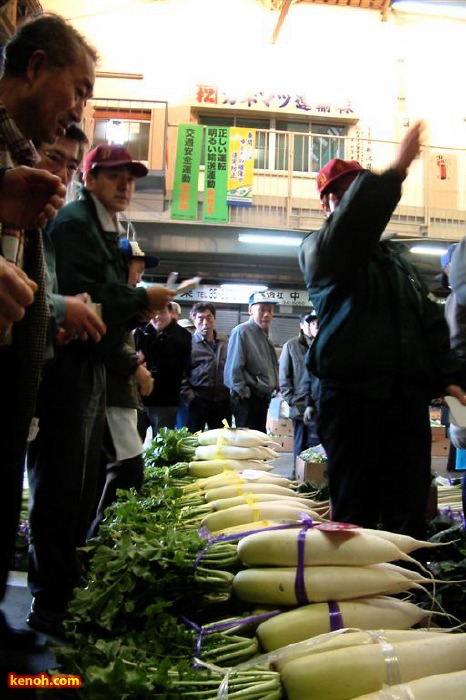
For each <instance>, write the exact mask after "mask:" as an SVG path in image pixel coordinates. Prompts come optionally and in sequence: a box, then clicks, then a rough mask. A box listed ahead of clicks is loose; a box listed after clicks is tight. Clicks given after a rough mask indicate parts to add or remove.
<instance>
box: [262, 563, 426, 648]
mask: <svg viewBox="0 0 466 700" xmlns="http://www.w3.org/2000/svg"><path fill="white" fill-rule="evenodd" d="M343 575H344V572H343ZM427 614H428V613H426V611H425V610H423V609H422V608H420V607H419V606H417V605H414V603H409V602H408V601H405V600H400V599H399V598H394V597H390V596H371V597H369V598H357V599H352V600H342V601H339V602H338V603H336V602H332V603H310V604H309V605H301V606H299V607H298V608H294V609H293V610H287V611H285V612H283V613H281V614H280V615H275V616H274V617H271V618H269V619H268V620H265V621H264V622H261V623H260V624H259V626H258V627H257V629H256V636H257V638H258V639H259V641H260V643H261V646H262V648H263V649H264V651H266V652H270V651H274V650H275V649H279V648H280V647H282V646H285V645H286V644H295V643H296V642H301V641H303V640H304V639H309V637H314V636H316V635H319V634H326V633H328V632H330V631H332V630H334V629H340V628H341V627H359V628H361V629H408V628H409V627H412V626H413V625H415V624H417V623H419V622H420V621H421V620H423V619H424V618H425V617H426V615H427Z"/></svg>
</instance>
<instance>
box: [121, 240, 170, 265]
mask: <svg viewBox="0 0 466 700" xmlns="http://www.w3.org/2000/svg"><path fill="white" fill-rule="evenodd" d="M120 251H121V252H122V253H123V255H124V256H125V258H127V259H128V260H144V263H145V266H146V267H157V265H158V264H159V262H160V258H158V257H157V256H156V255H146V254H145V253H144V251H143V250H141V248H140V246H139V243H138V242H137V241H130V240H129V238H122V239H121V241H120Z"/></svg>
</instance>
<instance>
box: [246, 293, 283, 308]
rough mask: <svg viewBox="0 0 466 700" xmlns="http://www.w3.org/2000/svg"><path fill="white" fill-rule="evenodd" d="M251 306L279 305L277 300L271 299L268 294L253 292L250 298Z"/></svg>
mask: <svg viewBox="0 0 466 700" xmlns="http://www.w3.org/2000/svg"><path fill="white" fill-rule="evenodd" d="M248 304H249V306H252V305H253V304H278V301H277V300H276V299H270V298H269V297H268V296H267V293H266V292H253V293H252V294H251V296H250V297H249V301H248Z"/></svg>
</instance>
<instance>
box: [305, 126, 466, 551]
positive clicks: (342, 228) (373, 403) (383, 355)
mask: <svg viewBox="0 0 466 700" xmlns="http://www.w3.org/2000/svg"><path fill="white" fill-rule="evenodd" d="M422 131H423V125H422V123H420V122H416V123H415V124H414V125H413V126H412V127H410V128H409V129H408V131H407V132H406V135H405V137H404V138H403V140H402V142H401V144H400V146H399V148H398V152H397V154H396V156H395V159H394V160H393V163H392V165H391V167H389V168H388V169H387V170H386V171H385V172H383V173H381V174H375V173H372V172H369V171H367V170H364V169H363V168H362V167H361V166H360V165H359V164H358V163H356V162H354V161H340V160H333V161H330V163H328V164H327V165H326V166H325V167H324V168H323V169H322V171H321V172H320V173H319V175H318V177H317V188H318V191H319V194H320V198H321V200H322V208H323V210H324V213H325V215H326V217H327V219H326V222H325V224H324V225H323V227H322V228H321V229H320V230H319V231H315V232H311V233H310V234H308V235H307V236H306V237H305V238H304V240H303V242H302V244H301V248H300V253H299V262H300V266H301V271H302V273H303V275H304V278H305V281H306V285H307V288H308V290H309V295H310V299H311V301H312V303H313V305H314V308H315V310H316V312H317V315H318V318H319V333H318V334H317V336H316V339H315V341H314V343H313V345H312V348H311V350H310V354H309V360H310V362H309V366H310V370H311V372H312V373H313V374H315V375H316V376H317V377H319V379H320V404H319V414H318V429H319V435H320V438H321V440H322V444H323V446H324V448H325V451H326V453H327V459H328V462H327V471H328V479H329V488H330V499H331V503H332V517H333V519H334V520H337V521H338V520H339V521H342V522H350V523H354V524H356V525H360V526H363V527H369V528H374V527H377V526H378V525H379V524H380V525H381V526H382V527H383V528H384V529H386V530H391V531H393V532H399V533H403V534H406V535H411V536H413V537H416V538H419V539H423V538H424V537H425V534H426V522H425V508H426V502H427V498H428V494H429V489H430V481H431V432H430V420H429V403H430V401H431V400H432V399H433V398H437V397H439V396H440V395H443V394H450V395H453V396H457V397H458V398H459V399H460V401H461V402H462V403H464V404H466V396H465V393H464V391H463V389H462V388H461V387H460V386H459V382H460V374H459V363H458V359H457V358H456V356H455V355H454V353H453V352H452V351H451V350H450V346H449V337H448V328H447V326H446V322H445V319H444V317H443V313H442V310H441V309H440V308H439V306H438V305H437V304H436V303H435V302H434V301H432V300H431V298H430V297H429V294H428V290H427V289H426V288H425V286H424V285H423V283H422V281H421V279H420V277H419V275H418V273H417V272H416V270H415V269H414V267H413V266H412V265H410V264H409V263H408V262H407V261H406V260H405V259H404V258H403V257H402V256H400V255H399V254H398V253H397V252H396V251H395V250H394V247H393V246H392V245H391V244H390V242H389V241H382V240H381V237H382V234H383V232H384V229H385V227H386V226H387V224H388V222H389V221H390V217H391V215H392V212H393V211H394V209H395V207H396V206H397V204H398V202H399V200H400V197H401V188H402V183H403V181H404V179H405V178H406V175H407V171H408V168H409V167H410V165H411V163H412V162H413V160H414V159H415V158H416V156H417V155H418V153H419V150H420V141H421V135H422Z"/></svg>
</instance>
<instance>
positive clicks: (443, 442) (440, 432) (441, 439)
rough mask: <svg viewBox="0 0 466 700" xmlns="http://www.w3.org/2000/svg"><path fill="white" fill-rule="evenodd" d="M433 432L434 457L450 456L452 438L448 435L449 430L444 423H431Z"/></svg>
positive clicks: (432, 453) (432, 450) (432, 452)
mask: <svg viewBox="0 0 466 700" xmlns="http://www.w3.org/2000/svg"><path fill="white" fill-rule="evenodd" d="M430 430H431V433H432V449H431V455H432V457H448V453H449V451H450V440H449V439H448V437H447V430H446V428H445V426H444V425H431V426H430Z"/></svg>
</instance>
